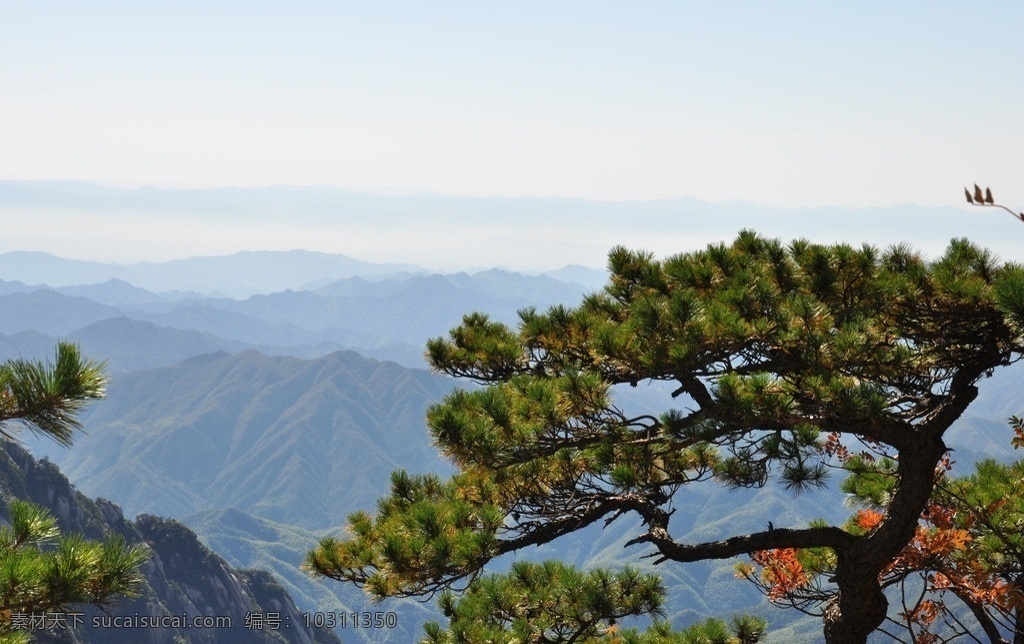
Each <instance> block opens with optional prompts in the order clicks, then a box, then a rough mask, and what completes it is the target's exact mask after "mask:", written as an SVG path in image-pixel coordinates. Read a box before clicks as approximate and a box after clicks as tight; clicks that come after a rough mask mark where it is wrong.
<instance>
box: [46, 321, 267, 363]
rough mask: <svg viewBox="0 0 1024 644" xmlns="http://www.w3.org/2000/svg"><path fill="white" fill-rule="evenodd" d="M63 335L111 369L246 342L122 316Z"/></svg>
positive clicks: (181, 357) (178, 359) (242, 346)
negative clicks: (104, 362)
mask: <svg viewBox="0 0 1024 644" xmlns="http://www.w3.org/2000/svg"><path fill="white" fill-rule="evenodd" d="M65 339H68V340H71V341H73V342H76V343H78V345H79V346H80V347H81V348H82V351H83V353H84V354H85V355H87V356H89V357H92V358H93V359H96V360H100V359H102V360H104V361H106V363H107V366H108V371H109V372H111V373H118V372H125V371H138V370H140V369H152V368H154V367H163V366H167V365H172V364H175V363H178V362H181V361H182V360H184V359H186V358H191V357H193V356H197V355H202V354H204V353H213V352H215V351H228V352H238V351H242V350H244V349H245V348H246V347H247V346H248V345H246V344H245V343H243V342H239V341H237V340H225V339H224V338H219V337H217V336H214V335H212V334H209V333H201V332H199V331H190V330H181V329H171V328H167V327H161V326H157V325H155V324H153V323H151V322H143V321H140V320H132V319H129V318H127V317H125V316H120V317H116V318H108V319H105V320H99V321H97V322H93V323H92V324H89V325H88V326H85V327H83V328H81V329H78V330H77V331H74V332H73V333H70V334H67V335H66V336H65ZM51 346H52V345H51Z"/></svg>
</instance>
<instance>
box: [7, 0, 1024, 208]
mask: <svg viewBox="0 0 1024 644" xmlns="http://www.w3.org/2000/svg"><path fill="white" fill-rule="evenodd" d="M1022 64H1024V3H1021V2H1019V1H1004V2H974V3H966V2H956V3H954V2H936V1H930V2H898V3H894V2H863V1H862V2H857V3H832V2H771V3H770V2H714V3H710V2H708V3H704V2H701V3H698V2H602V1H587V2H583V1H566V2H553V1H550V0H548V1H544V2H539V1H538V2H507V1H505V2H482V1H479V0H477V1H473V2H459V3H457V2H372V3H371V2H360V3H352V2H301V1H298V2H288V3H285V2H253V1H247V2H215V1H205V2H99V1H96V2H88V1H85V2H48V1H45V0H40V1H33V2H13V1H5V0H0V150H2V154H0V180H2V179H78V180H86V181H97V182H107V183H114V184H122V185H142V184H153V185H162V186H180V187H196V186H201V187H209V186H222V185H235V186H259V185H270V184H291V185H310V184H329V185H334V186H341V187H347V188H369V189H373V190H410V191H430V192H436V193H443V194H451V195H477V196H480V195H505V196H522V195H532V196H555V195H557V196H568V197H583V198H588V199H653V198H674V197H696V198H699V199H704V200H709V201H728V200H748V201H756V202H762V203H768V204H775V205H784V206H817V205H825V204H830V205H839V206H862V205H887V204H898V203H908V202H913V203H920V204H926V205H943V204H959V203H960V202H959V199H960V198H961V196H962V195H961V192H960V186H962V185H963V184H964V183H966V182H970V181H975V180H977V181H980V182H983V184H985V183H987V184H991V185H992V186H993V188H994V189H996V190H997V194H998V195H1000V196H1001V197H1002V198H1003V199H1005V200H1007V201H1008V202H1011V203H1015V204H1016V205H1021V204H1024V172H1022V170H1024V167H1022V166H1024V162H1022V159H1024V100H1022V99H1024V83H1022V72H1021V69H1022ZM1008 222H1009V220H1008ZM1009 223H1012V222H1009Z"/></svg>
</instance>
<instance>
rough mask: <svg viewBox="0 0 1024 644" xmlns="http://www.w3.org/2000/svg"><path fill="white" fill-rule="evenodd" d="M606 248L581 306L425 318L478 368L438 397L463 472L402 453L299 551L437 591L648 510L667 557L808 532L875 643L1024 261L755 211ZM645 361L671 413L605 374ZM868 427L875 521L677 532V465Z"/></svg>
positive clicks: (440, 436)
mask: <svg viewBox="0 0 1024 644" xmlns="http://www.w3.org/2000/svg"><path fill="white" fill-rule="evenodd" d="M609 266H610V269H611V281H610V283H609V284H608V286H607V287H606V288H605V289H604V291H603V292H600V293H597V294H594V295H591V296H589V297H587V298H586V299H585V300H584V301H583V302H582V303H581V304H580V305H579V306H578V307H575V308H569V307H553V308H551V309H550V310H548V311H547V312H544V313H540V312H537V311H534V310H524V311H522V312H521V313H520V318H521V321H520V324H519V325H518V328H515V329H513V328H509V327H508V326H506V325H504V324H500V323H496V322H493V321H491V320H490V319H488V317H487V316H485V315H482V314H472V315H467V316H466V317H465V318H464V319H463V322H462V324H461V326H459V327H458V328H456V329H454V330H453V331H452V332H451V334H450V337H449V338H447V339H437V340H432V341H431V342H430V343H429V345H428V356H429V359H430V362H431V364H432V365H433V366H434V368H435V369H437V370H439V371H441V372H443V373H446V374H449V375H452V376H456V377H461V378H466V379H469V380H471V381H473V382H475V383H479V384H482V385H484V386H483V387H481V388H476V389H473V390H459V391H455V392H454V393H452V394H451V395H450V396H448V397H447V398H446V399H445V401H444V402H443V403H441V404H438V405H436V406H434V407H433V408H431V409H430V410H429V412H428V418H427V420H428V425H429V426H430V430H431V433H432V435H433V437H434V440H435V441H436V443H437V445H438V446H439V448H440V450H441V451H442V453H443V454H444V455H446V456H447V457H448V458H449V459H451V460H452V461H453V462H454V464H455V465H456V466H457V468H458V472H457V473H456V474H455V475H454V476H453V477H451V478H450V479H448V480H441V479H440V478H438V477H435V476H431V475H425V476H411V475H408V474H406V473H404V472H397V473H395V474H394V475H393V477H392V485H391V493H390V495H389V496H388V497H387V498H384V499H382V500H381V501H380V502H379V504H378V511H377V513H376V515H374V516H371V515H370V514H368V513H365V512H360V513H356V514H353V515H352V516H350V518H349V520H350V526H349V529H350V531H351V534H350V535H349V536H348V537H347V538H345V539H334V538H328V539H325V540H323V541H322V542H321V543H320V545H319V546H318V547H317V548H316V549H315V550H314V551H312V552H310V553H309V556H308V557H307V560H306V566H307V567H308V568H309V569H311V570H312V571H314V572H315V573H317V574H320V575H325V576H328V577H331V578H335V579H339V580H345V581H350V582H354V583H356V584H358V585H361V586H363V587H365V588H366V589H367V590H368V591H369V592H370V593H372V594H373V595H375V596H377V597H386V596H395V595H405V596H408V595H426V594H430V593H432V592H435V591H437V590H439V589H443V588H447V587H449V586H451V585H452V584H455V583H459V582H464V581H465V580H472V579H473V578H475V577H476V576H477V575H479V574H480V571H481V569H482V568H483V567H484V566H485V565H486V564H487V562H488V561H490V560H491V559H493V558H494V557H496V556H499V555H501V554H504V553H507V552H512V551H517V550H520V549H522V548H525V547H527V546H532V545H539V544H544V543H548V542H550V541H552V540H554V539H556V538H558V537H560V536H562V535H566V534H569V533H572V532H575V531H576V530H579V529H581V528H582V527H585V526H588V525H591V524H594V523H596V522H601V521H604V522H607V521H611V520H614V519H615V518H616V517H618V516H620V515H623V514H630V513H631V514H635V515H638V516H639V517H640V518H641V519H642V521H643V528H642V529H641V531H640V533H639V534H637V535H636V536H635V538H633V539H632V540H631V541H630V542H629V543H630V544H631V545H635V544H639V545H644V546H646V547H647V548H648V549H649V550H648V555H649V556H651V557H652V558H653V559H654V562H655V563H664V562H667V561H674V562H682V563H685V562H692V561H699V560H706V559H723V558H731V557H735V556H738V555H743V554H747V553H756V552H761V553H772V552H776V553H785V552H788V551H795V550H797V549H805V550H806V549H818V551H819V552H821V553H824V554H827V556H828V557H830V558H831V561H832V564H831V566H832V575H831V576H830V578H829V579H828V580H826V583H827V585H828V587H827V589H826V590H827V591H828V598H827V600H826V601H825V602H824V604H823V605H822V606H821V611H822V614H823V630H824V635H825V639H826V640H827V641H829V642H864V641H865V640H866V638H867V636H868V634H870V633H871V632H872V631H874V630H875V629H876V628H877V627H878V626H879V625H880V624H881V623H882V622H883V620H884V619H885V618H886V615H887V613H888V610H889V603H888V600H887V599H886V597H885V594H884V593H883V589H882V587H881V585H880V575H881V573H882V571H884V570H885V569H886V568H887V567H888V566H889V565H890V564H891V563H892V562H893V561H894V559H896V557H898V556H899V554H900V552H901V551H902V550H903V548H904V547H905V546H906V545H907V544H908V543H909V542H910V541H911V540H912V539H913V538H914V535H915V532H916V530H917V527H918V519H919V517H920V516H921V513H922V511H923V510H924V509H925V507H926V505H927V504H928V503H929V499H930V498H931V496H932V493H933V490H934V484H935V470H936V467H938V466H939V465H940V463H941V461H942V459H943V458H944V455H945V454H946V452H947V447H946V444H945V443H944V442H943V436H944V434H945V432H946V430H947V429H948V428H949V427H950V425H951V424H952V423H953V422H954V421H955V420H956V419H957V418H958V417H959V416H960V415H961V414H962V413H963V411H964V410H965V409H966V408H967V406H968V405H969V404H970V403H971V402H972V401H973V400H974V398H975V397H976V395H977V388H976V386H975V383H976V382H977V380H978V379H979V378H981V377H983V376H984V375H986V374H988V373H990V372H991V371H992V370H993V369H995V368H997V367H999V366H1003V365H1007V364H1009V363H1010V362H1012V361H1014V360H1016V359H1017V358H1019V357H1020V355H1021V353H1022V352H1024V334H1022V330H1024V269H1022V268H1021V267H1019V266H1016V265H1011V264H1007V265H1000V264H998V263H997V262H996V261H995V260H994V259H993V258H992V257H991V256H990V255H989V254H988V253H987V252H986V251H984V250H982V249H979V248H977V247H975V246H973V245H972V244H970V243H969V242H967V241H966V240H954V241H953V242H952V243H951V244H950V246H949V248H948V250H947V251H946V253H945V254H944V255H943V256H942V257H941V258H939V259H938V260H937V261H931V262H929V261H926V260H924V259H923V258H922V257H921V256H920V255H918V254H917V253H915V252H913V251H912V250H910V249H909V248H907V247H905V246H899V247H894V248H891V249H889V250H887V251H885V252H879V251H878V250H876V249H875V248H873V247H869V246H864V247H862V248H859V249H857V248H853V247H850V246H848V245H845V244H838V245H830V246H826V245H817V244H812V243H809V242H807V241H804V240H798V241H795V242H792V243H791V244H789V245H783V244H782V243H781V242H779V241H776V240H770V239H765V238H762V237H760V236H758V235H756V234H755V233H752V232H749V231H744V232H742V233H740V235H739V236H738V237H737V239H736V240H735V241H734V242H733V243H732V244H731V245H725V244H718V245H712V246H709V247H708V248H707V249H706V250H703V251H698V252H693V253H687V254H682V255H678V256H674V257H670V258H668V259H665V260H661V261H659V260H656V259H654V258H653V257H652V256H651V255H650V254H649V253H644V252H632V251H628V250H626V249H623V248H617V249H614V250H613V251H612V252H611V254H610V257H609ZM642 381H663V382H669V383H672V387H674V388H675V389H674V392H673V394H672V396H673V398H674V400H671V401H666V410H665V412H664V413H663V414H661V415H660V416H657V417H656V416H648V415H640V416H633V415H630V414H627V413H625V412H624V411H623V410H621V409H620V408H619V407H618V406H616V404H615V400H614V390H613V387H614V386H615V385H619V386H623V385H633V386H635V385H637V384H639V383H640V382H642ZM860 446H863V451H864V455H863V456H862V457H861V458H873V459H876V460H882V459H889V460H890V461H891V463H892V476H893V477H894V480H895V481H896V484H895V486H894V487H893V488H892V492H891V494H890V495H888V496H887V497H886V498H884V499H880V500H879V501H880V506H879V507H880V508H881V512H880V518H879V520H878V522H877V523H876V524H875V525H873V526H872V527H871V529H870V530H862V531H860V532H855V531H850V530H847V529H844V527H843V526H840V525H822V524H813V525H811V526H810V527H799V526H784V525H778V524H776V525H775V526H774V529H773V530H765V531H761V532H755V533H751V534H736V535H734V536H731V537H729V538H727V539H724V540H722V541H714V542H707V543H686V542H680V541H677V540H676V539H675V538H673V536H672V533H671V530H670V525H669V521H670V517H671V515H672V513H673V512H686V511H687V509H686V508H685V507H682V506H680V505H678V504H677V505H674V506H673V505H672V499H673V496H674V495H675V494H676V493H677V492H678V491H679V490H681V489H683V488H684V487H685V486H687V485H694V484H699V483H701V482H706V481H714V482H717V483H719V484H722V485H727V486H733V487H759V486H764V485H766V484H768V482H769V481H770V480H775V481H778V482H780V483H781V484H782V485H784V486H786V487H787V488H790V489H792V490H795V491H801V492H811V491H813V490H814V489H815V488H816V487H818V486H822V485H824V484H825V481H826V477H827V475H828V472H829V471H830V469H831V468H833V467H841V466H842V464H843V463H842V462H841V461H840V459H839V458H838V455H839V454H841V453H848V452H849V451H850V450H851V449H854V448H855V447H856V448H857V449H860ZM780 556H781V555H780ZM786 570H788V573H787V574H790V575H791V577H790V578H789V579H788V581H787V583H788V584H789V586H788V587H787V588H785V592H799V591H800V588H801V587H802V585H803V584H805V583H807V581H808V578H807V576H806V575H801V574H799V570H798V569H797V568H796V566H795V564H794V565H792V566H790V567H789V568H787V569H786Z"/></svg>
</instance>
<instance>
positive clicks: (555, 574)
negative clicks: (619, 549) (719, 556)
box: [422, 561, 766, 644]
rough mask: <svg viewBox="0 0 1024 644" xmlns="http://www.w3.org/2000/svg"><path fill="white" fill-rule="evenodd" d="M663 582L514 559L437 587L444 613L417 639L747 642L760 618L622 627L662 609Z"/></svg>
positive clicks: (757, 633)
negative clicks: (501, 569)
mask: <svg viewBox="0 0 1024 644" xmlns="http://www.w3.org/2000/svg"><path fill="white" fill-rule="evenodd" d="M664 598H665V587H664V585H663V584H662V582H661V579H660V578H659V577H658V576H657V575H653V574H648V573H641V572H639V571H638V570H636V569H634V568H631V567H628V566H627V567H625V568H623V569H622V570H620V571H618V572H613V571H610V570H607V569H604V568H597V569H594V570H589V571H580V570H577V569H576V568H575V567H573V566H568V565H566V564H563V563H561V562H558V561H545V562H543V563H529V562H522V561H520V562H516V563H514V564H513V565H512V568H511V570H510V571H509V572H507V573H503V574H494V575H488V576H486V577H482V578H480V579H478V580H477V581H475V582H474V583H473V584H472V585H470V587H469V589H468V590H467V592H466V593H465V594H464V595H462V596H461V597H459V596H457V595H455V594H454V593H452V592H450V591H444V592H442V593H441V595H440V597H439V599H438V607H439V608H440V609H441V611H442V612H443V613H444V615H445V617H447V619H448V625H447V628H442V626H441V625H440V624H438V623H437V622H428V623H427V624H425V625H424V630H425V631H426V637H425V638H424V639H423V640H422V642H423V644H480V643H484V642H501V643H502V644H505V643H507V642H522V643H524V644H525V643H526V642H550V643H552V644H554V643H556V642H581V643H583V642H622V643H624V644H752V643H754V642H757V641H758V639H759V638H761V637H762V636H763V635H764V632H765V630H766V626H765V622H764V621H763V620H760V619H758V618H755V617H751V616H746V615H744V616H737V617H735V618H733V620H732V623H731V625H730V626H728V627H727V626H726V624H725V622H723V621H721V620H716V619H710V620H706V621H703V622H700V623H697V624H694V625H692V626H690V627H689V628H687V629H685V630H682V631H678V630H675V629H673V628H672V627H671V626H670V625H669V624H668V623H666V622H658V621H656V622H654V623H653V624H652V625H651V626H650V627H648V628H646V629H644V630H642V631H641V630H638V629H636V628H627V629H623V628H621V621H622V620H623V619H628V618H631V617H639V616H647V617H654V618H658V617H663V616H664V613H663V612H662V604H663V602H664Z"/></svg>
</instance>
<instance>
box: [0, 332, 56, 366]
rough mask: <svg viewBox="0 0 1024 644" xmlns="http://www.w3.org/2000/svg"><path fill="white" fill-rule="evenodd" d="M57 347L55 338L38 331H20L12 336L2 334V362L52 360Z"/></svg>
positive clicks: (0, 338) (0, 352) (0, 349)
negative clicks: (13, 359)
mask: <svg viewBox="0 0 1024 644" xmlns="http://www.w3.org/2000/svg"><path fill="white" fill-rule="evenodd" d="M56 345H57V342H56V340H55V339H54V338H53V336H50V335H46V334H45V333H40V332H38V331H19V332H18V333H13V334H11V335H5V334H3V333H0V360H7V359H10V358H26V359H32V360H40V359H43V358H47V357H49V358H52V357H53V354H54V348H55V347H56Z"/></svg>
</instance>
